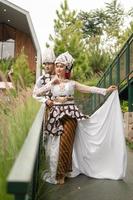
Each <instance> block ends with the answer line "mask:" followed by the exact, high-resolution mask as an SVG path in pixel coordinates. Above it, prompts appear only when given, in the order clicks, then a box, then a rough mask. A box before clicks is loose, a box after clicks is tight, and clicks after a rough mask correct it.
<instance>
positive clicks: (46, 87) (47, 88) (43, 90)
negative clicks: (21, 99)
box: [33, 81, 52, 96]
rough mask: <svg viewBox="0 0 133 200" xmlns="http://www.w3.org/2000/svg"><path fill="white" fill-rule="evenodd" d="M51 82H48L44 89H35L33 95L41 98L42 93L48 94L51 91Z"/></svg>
mask: <svg viewBox="0 0 133 200" xmlns="http://www.w3.org/2000/svg"><path fill="white" fill-rule="evenodd" d="M51 86H52V84H51V81H50V82H48V83H47V84H45V85H43V86H42V87H40V88H38V87H35V88H34V91H33V94H34V95H36V96H39V95H41V94H42V93H43V94H44V93H46V92H47V91H49V90H50V89H51Z"/></svg>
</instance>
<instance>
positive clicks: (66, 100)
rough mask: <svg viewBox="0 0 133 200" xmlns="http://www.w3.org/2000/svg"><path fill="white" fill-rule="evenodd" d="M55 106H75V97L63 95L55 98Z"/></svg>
mask: <svg viewBox="0 0 133 200" xmlns="http://www.w3.org/2000/svg"><path fill="white" fill-rule="evenodd" d="M53 102H54V105H56V104H57V105H58V104H74V96H72V95H69V96H67V95H62V96H56V97H53Z"/></svg>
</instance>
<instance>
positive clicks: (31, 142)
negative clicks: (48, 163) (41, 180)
mask: <svg viewBox="0 0 133 200" xmlns="http://www.w3.org/2000/svg"><path fill="white" fill-rule="evenodd" d="M44 112H45V107H44V105H42V106H41V108H40V110H39V112H38V114H37V116H36V118H35V120H34V122H33V124H32V127H31V128H30V131H29V133H28V136H27V138H26V140H25V142H24V144H23V146H22V148H21V151H20V153H19V155H18V157H17V159H16V161H15V162H14V165H13V168H12V170H11V172H10V174H9V176H8V178H7V192H8V193H10V194H13V195H14V197H15V200H30V199H32V200H34V199H35V194H36V192H37V186H38V172H39V162H40V161H39V158H40V156H39V155H40V146H41V145H40V141H41V136H42V134H41V133H42V123H43V120H44Z"/></svg>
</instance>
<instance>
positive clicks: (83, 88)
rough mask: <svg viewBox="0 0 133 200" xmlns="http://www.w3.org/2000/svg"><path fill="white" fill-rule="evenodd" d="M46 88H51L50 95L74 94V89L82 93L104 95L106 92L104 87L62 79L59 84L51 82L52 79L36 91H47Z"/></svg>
mask: <svg viewBox="0 0 133 200" xmlns="http://www.w3.org/2000/svg"><path fill="white" fill-rule="evenodd" d="M48 90H51V92H52V95H53V96H56V97H57V96H70V95H74V91H75V90H78V91H80V92H82V93H97V94H102V95H106V92H107V90H106V89H105V88H99V87H94V86H87V85H83V84H80V83H78V82H76V81H73V80H64V82H61V83H60V84H52V81H50V82H49V83H48V84H46V85H44V86H43V87H42V88H40V89H39V90H38V91H37V93H39V92H40V93H41V92H47V91H48Z"/></svg>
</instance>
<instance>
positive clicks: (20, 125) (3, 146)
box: [0, 90, 40, 200]
mask: <svg viewBox="0 0 133 200" xmlns="http://www.w3.org/2000/svg"><path fill="white" fill-rule="evenodd" d="M0 100H1V101H0V200H12V199H13V196H11V195H8V194H7V193H6V178H7V176H8V174H9V171H10V169H11V167H12V165H13V162H14V160H15V159H16V157H17V155H18V152H19V150H20V148H21V146H22V144H23V142H24V139H25V137H26V135H27V133H28V130H29V128H30V126H31V124H32V122H33V120H34V118H35V115H36V113H37V111H38V109H39V107H40V104H39V103H38V102H37V101H35V100H34V99H33V98H32V97H31V90H26V91H21V93H20V94H19V95H18V97H13V95H10V94H9V95H7V94H6V95H5V94H4V95H2V98H0ZM20 173H21V172H20Z"/></svg>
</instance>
